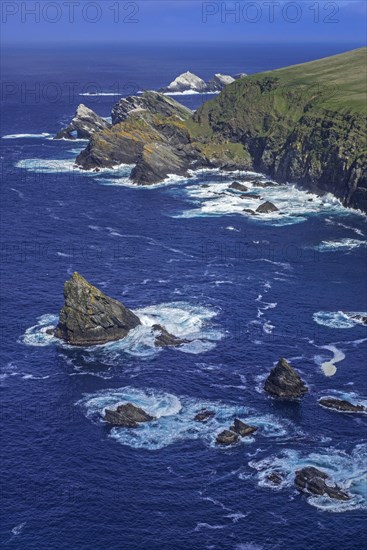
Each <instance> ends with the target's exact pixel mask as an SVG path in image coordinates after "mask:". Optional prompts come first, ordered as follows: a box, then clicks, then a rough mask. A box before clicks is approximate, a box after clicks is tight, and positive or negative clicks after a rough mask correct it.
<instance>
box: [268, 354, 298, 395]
mask: <svg viewBox="0 0 367 550" xmlns="http://www.w3.org/2000/svg"><path fill="white" fill-rule="evenodd" d="M264 387H265V391H267V392H268V393H270V395H273V396H276V397H282V398H284V399H297V398H299V397H303V396H304V394H305V393H307V392H308V388H307V386H306V384H305V383H304V381H303V380H302V378H301V377H300V375H299V374H298V372H297V371H296V370H295V369H294V368H293V367H291V365H290V364H289V363H288V361H286V359H280V360H279V361H278V364H277V365H276V367H274V368H273V369H272V370H271V372H270V374H269V376H268V377H267V379H266V381H265V386H264Z"/></svg>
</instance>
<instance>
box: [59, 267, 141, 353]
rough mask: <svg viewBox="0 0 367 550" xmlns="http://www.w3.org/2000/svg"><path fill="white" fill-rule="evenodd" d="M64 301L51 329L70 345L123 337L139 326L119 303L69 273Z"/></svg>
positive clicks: (137, 320) (128, 311) (74, 274)
mask: <svg viewBox="0 0 367 550" xmlns="http://www.w3.org/2000/svg"><path fill="white" fill-rule="evenodd" d="M64 297H65V304H64V306H63V308H62V309H61V312H60V320H59V323H58V325H57V327H56V330H55V332H54V335H55V336H56V337H57V338H61V339H62V340H64V341H65V342H66V343H68V344H71V345H73V346H92V345H96V344H105V343H106V342H111V341H113V340H120V339H121V338H124V337H125V336H126V335H127V334H128V332H129V330H131V329H133V328H135V327H136V326H138V325H140V324H141V323H140V320H139V318H138V317H137V316H136V315H135V314H134V313H133V312H132V311H130V310H129V309H128V308H127V307H125V306H124V305H123V304H122V303H121V302H118V301H117V300H114V299H113V298H109V297H108V296H106V295H105V294H103V292H101V291H100V290H99V289H98V288H96V287H95V286H93V285H91V284H90V283H88V281H86V280H85V279H84V277H82V276H81V275H79V273H73V275H72V277H71V278H70V280H69V281H66V283H65V285H64Z"/></svg>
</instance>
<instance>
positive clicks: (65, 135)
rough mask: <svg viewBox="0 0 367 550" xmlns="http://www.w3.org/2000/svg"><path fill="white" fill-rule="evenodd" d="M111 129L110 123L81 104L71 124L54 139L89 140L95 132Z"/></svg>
mask: <svg viewBox="0 0 367 550" xmlns="http://www.w3.org/2000/svg"><path fill="white" fill-rule="evenodd" d="M110 127H111V124H110V123H109V122H107V121H106V120H105V119H104V118H102V117H100V116H99V115H97V114H96V113H95V112H94V111H92V109H89V108H88V107H86V106H85V105H83V103H81V104H80V105H79V107H78V108H77V111H76V113H75V116H74V118H73V119H72V121H71V122H70V124H69V125H68V126H67V127H66V128H63V129H62V130H60V132H58V133H57V134H56V136H55V138H54V139H70V140H73V139H76V138H78V139H89V138H90V137H91V136H92V135H93V134H94V133H95V132H99V131H100V130H105V129H106V128H110Z"/></svg>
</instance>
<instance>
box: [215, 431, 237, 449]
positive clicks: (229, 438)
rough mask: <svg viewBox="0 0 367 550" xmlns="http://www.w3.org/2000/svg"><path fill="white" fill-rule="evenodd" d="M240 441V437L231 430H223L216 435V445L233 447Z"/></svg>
mask: <svg viewBox="0 0 367 550" xmlns="http://www.w3.org/2000/svg"><path fill="white" fill-rule="evenodd" d="M239 440H240V436H239V435H238V434H236V433H234V432H232V431H231V430H223V431H222V432H220V433H219V434H218V435H217V439H216V443H217V445H223V446H228V445H233V444H234V443H238V441H239Z"/></svg>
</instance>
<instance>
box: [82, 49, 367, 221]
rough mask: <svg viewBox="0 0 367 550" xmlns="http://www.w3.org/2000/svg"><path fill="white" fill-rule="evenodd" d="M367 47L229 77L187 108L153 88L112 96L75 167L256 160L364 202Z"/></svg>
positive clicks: (161, 167)
mask: <svg viewBox="0 0 367 550" xmlns="http://www.w3.org/2000/svg"><path fill="white" fill-rule="evenodd" d="M366 76H367V75H366V48H361V49H359V50H354V51H351V52H347V53H345V54H341V55H336V56H333V57H329V58H326V59H320V60H318V61H312V62H310V63H304V64H302V65H295V66H293V67H286V68H284V69H278V70H275V71H269V72H266V73H261V74H257V75H252V76H245V77H243V78H239V79H237V80H235V81H234V82H233V83H232V84H230V85H228V86H226V87H225V89H224V90H223V91H222V92H221V93H220V94H219V95H218V96H217V97H216V98H215V99H213V100H211V101H207V102H206V103H204V104H203V105H202V106H201V107H200V108H199V109H198V110H197V111H196V113H192V111H190V110H189V109H187V108H186V107H184V106H182V105H180V103H178V102H176V101H174V100H173V99H172V98H168V97H166V96H164V95H162V94H160V93H158V92H145V93H144V94H142V95H141V96H136V97H128V98H123V99H121V100H120V101H119V102H118V103H116V104H115V105H114V107H113V110H112V121H113V126H112V127H107V128H104V129H102V130H101V131H97V132H95V133H93V135H92V136H91V138H90V142H89V145H88V147H87V148H86V149H85V150H84V151H82V153H81V154H80V155H79V157H78V158H77V159H76V163H77V165H78V166H79V167H80V168H82V169H87V170H90V169H95V168H103V167H107V168H110V167H113V166H116V165H118V164H121V163H125V164H133V165H135V168H134V169H133V171H132V173H131V179H132V181H133V182H134V183H136V184H144V185H147V184H153V183H159V182H161V181H163V180H164V179H165V178H166V177H167V176H168V175H169V174H176V175H182V176H188V175H189V172H188V170H189V169H190V168H191V169H197V168H221V169H225V170H256V171H259V172H264V173H266V174H268V175H269V176H270V177H272V178H273V179H275V180H277V181H279V182H289V183H292V184H299V185H302V186H304V187H305V188H306V189H308V190H310V191H313V192H316V193H320V194H324V193H328V192H330V193H332V194H333V195H335V196H336V197H337V198H339V199H340V200H341V202H342V203H343V204H344V205H345V206H349V207H353V208H357V209H360V210H363V211H365V212H367V173H366V168H367V155H366V135H365V134H366V91H365V80H366Z"/></svg>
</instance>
